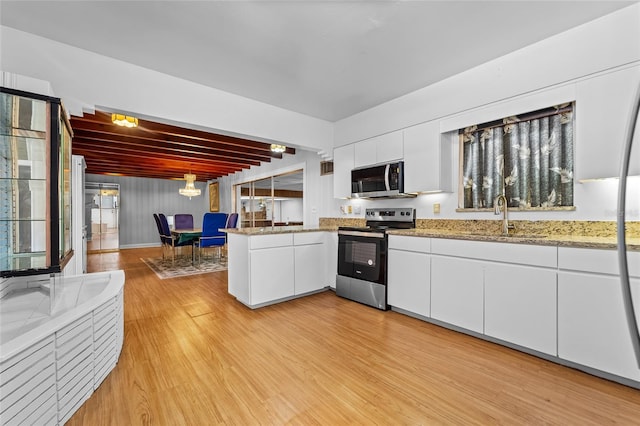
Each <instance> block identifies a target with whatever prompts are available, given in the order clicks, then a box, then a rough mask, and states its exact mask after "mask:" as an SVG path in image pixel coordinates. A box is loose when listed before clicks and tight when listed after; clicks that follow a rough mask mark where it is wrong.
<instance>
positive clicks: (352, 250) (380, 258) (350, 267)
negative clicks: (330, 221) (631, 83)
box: [336, 208, 416, 310]
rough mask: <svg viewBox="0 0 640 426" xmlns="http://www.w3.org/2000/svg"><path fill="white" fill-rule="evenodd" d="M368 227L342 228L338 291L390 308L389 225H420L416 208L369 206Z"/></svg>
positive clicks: (365, 302)
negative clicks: (388, 282)
mask: <svg viewBox="0 0 640 426" xmlns="http://www.w3.org/2000/svg"><path fill="white" fill-rule="evenodd" d="M365 218H366V220H367V221H366V227H364V228H352V227H340V228H338V275H337V278H336V294H337V295H338V296H341V297H344V298H347V299H351V300H354V301H356V302H360V303H364V304H366V305H370V306H373V307H375V308H378V309H383V310H387V309H388V306H387V233H386V230H387V229H409V228H415V226H416V212H415V209H412V208H380V209H366V211H365Z"/></svg>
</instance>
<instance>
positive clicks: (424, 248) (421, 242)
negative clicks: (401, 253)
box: [389, 235, 431, 253]
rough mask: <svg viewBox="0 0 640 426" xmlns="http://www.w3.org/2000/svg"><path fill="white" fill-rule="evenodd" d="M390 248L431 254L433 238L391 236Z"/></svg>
mask: <svg viewBox="0 0 640 426" xmlns="http://www.w3.org/2000/svg"><path fill="white" fill-rule="evenodd" d="M389 248H390V249H396V250H405V251H415V252H418V253H430V252H431V238H424V237H407V236H404V235H389Z"/></svg>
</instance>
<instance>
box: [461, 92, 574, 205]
mask: <svg viewBox="0 0 640 426" xmlns="http://www.w3.org/2000/svg"><path fill="white" fill-rule="evenodd" d="M573 110H574V104H573V103H569V104H563V105H557V106H553V107H549V108H545V109H541V110H538V111H533V112H530V113H526V114H520V115H518V116H512V117H507V118H503V119H501V120H497V121H493V122H490V123H484V124H479V125H476V126H471V127H467V128H465V129H460V130H459V134H460V147H461V157H462V161H461V165H462V167H461V170H460V186H461V187H460V202H459V207H460V208H461V209H472V210H476V209H489V208H493V207H494V203H495V199H496V197H497V196H498V195H501V194H504V195H505V197H506V198H507V203H508V206H509V207H514V208H521V209H562V210H565V209H566V208H567V207H573V186H574V185H573V149H574V137H573V134H574V132H573V129H574V117H573V116H574V114H573Z"/></svg>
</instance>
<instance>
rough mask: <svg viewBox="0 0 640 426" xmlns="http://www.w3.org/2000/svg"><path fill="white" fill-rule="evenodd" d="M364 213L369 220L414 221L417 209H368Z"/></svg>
mask: <svg viewBox="0 0 640 426" xmlns="http://www.w3.org/2000/svg"><path fill="white" fill-rule="evenodd" d="M364 215H365V219H367V220H368V221H369V220H371V221H383V222H386V221H394V222H412V221H413V220H414V219H415V216H416V211H415V209H412V208H405V207H400V208H385V209H366V210H365V213H364Z"/></svg>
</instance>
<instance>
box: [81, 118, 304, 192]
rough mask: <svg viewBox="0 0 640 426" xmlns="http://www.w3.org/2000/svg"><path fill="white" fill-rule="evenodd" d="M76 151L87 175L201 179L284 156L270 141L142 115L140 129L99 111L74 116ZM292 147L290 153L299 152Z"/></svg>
mask: <svg viewBox="0 0 640 426" xmlns="http://www.w3.org/2000/svg"><path fill="white" fill-rule="evenodd" d="M70 121H71V127H72V129H73V134H74V135H73V136H74V137H73V145H72V146H73V149H72V152H73V154H76V155H83V156H84V158H85V161H86V162H87V170H86V172H87V173H91V174H101V175H116V176H135V177H147V178H158V179H183V178H184V174H185V173H189V172H191V173H193V174H195V175H196V178H197V180H198V181H207V180H211V179H216V178H218V177H221V176H226V175H229V174H232V173H235V172H237V171H240V170H243V169H248V168H249V167H251V166H257V165H260V164H261V163H263V162H270V161H271V160H272V159H274V158H275V159H278V158H282V155H283V154H279V153H275V152H271V144H269V143H264V142H257V141H252V140H248V139H242V138H237V137H231V136H225V135H219V134H216V133H209V132H205V131H201V130H193V129H188V128H184V127H178V126H172V125H168V124H162V123H157V122H153V121H147V120H142V119H140V120H139V122H138V127H135V128H127V127H122V126H118V125H115V124H113V123H112V122H111V114H110V113H106V112H101V111H96V112H95V114H84V115H83V116H82V117H75V116H72V117H71V120H70ZM295 152H296V151H295V149H294V148H289V147H287V150H286V151H285V153H286V154H295Z"/></svg>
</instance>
